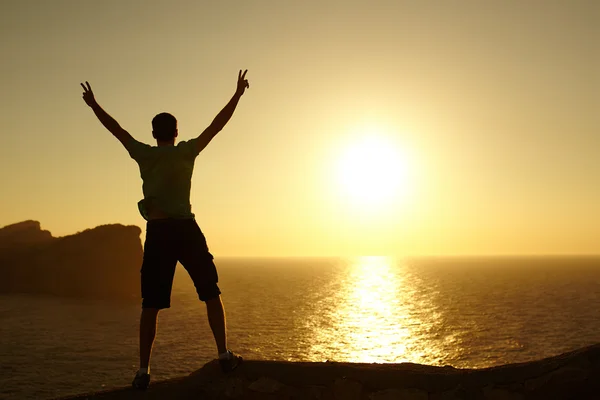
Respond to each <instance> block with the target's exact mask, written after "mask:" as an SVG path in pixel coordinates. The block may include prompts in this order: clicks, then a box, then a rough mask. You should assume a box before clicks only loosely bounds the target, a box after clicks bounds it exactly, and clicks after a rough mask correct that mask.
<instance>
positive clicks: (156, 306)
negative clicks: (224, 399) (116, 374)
mask: <svg viewBox="0 0 600 400" xmlns="http://www.w3.org/2000/svg"><path fill="white" fill-rule="evenodd" d="M246 72H248V70H246V71H244V73H243V74H242V71H241V70H240V72H239V74H238V81H237V88H236V91H235V94H234V95H233V97H232V98H231V100H230V101H229V103H227V105H226V106H225V107H224V108H223V110H221V112H219V114H217V116H216V117H215V119H214V120H213V122H212V123H211V124H210V126H209V127H208V128H206V129H205V130H204V132H202V133H201V134H200V135H199V136H198V137H196V138H195V139H192V140H189V141H183V142H179V143H178V144H177V145H175V138H177V133H178V132H177V120H176V119H175V117H174V116H172V115H171V114H168V113H161V114H158V115H157V116H155V117H154V119H153V120H152V136H153V137H154V138H155V139H156V146H149V145H147V144H143V143H140V142H138V141H137V140H135V139H134V138H133V137H132V136H131V135H130V134H129V133H128V132H127V131H126V130H125V129H123V128H122V127H121V126H120V125H119V123H118V122H117V121H116V120H114V119H113V118H112V117H111V116H110V115H108V113H106V111H104V110H103V109H102V107H100V105H98V103H97V102H96V100H95V98H94V93H93V92H92V88H91V86H90V84H89V83H88V82H86V85H87V86H85V85H83V84H81V86H82V87H83V100H84V101H85V103H86V104H87V105H88V106H90V107H91V108H92V110H93V111H94V114H96V117H98V119H99V120H100V122H101V123H102V125H104V127H105V128H106V129H108V130H109V131H110V132H111V133H112V134H113V135H114V136H115V137H116V138H117V139H119V141H120V142H121V143H122V144H123V146H125V148H126V149H127V151H128V152H129V155H130V156H131V158H133V159H134V160H135V161H136V162H137V163H138V165H139V168H140V173H141V177H142V180H143V185H142V189H143V193H144V199H143V200H141V201H140V202H139V203H138V208H139V211H140V213H141V214H142V216H143V217H144V219H146V220H147V221H148V222H147V225H146V242H145V244H144V259H143V263H142V268H141V286H142V314H141V317H140V339H139V340H140V368H139V370H138V371H137V373H136V375H135V378H134V380H133V382H132V384H133V386H134V387H135V388H137V389H142V390H144V389H146V388H147V387H148V385H149V384H150V354H151V352H152V344H153V343H154V338H155V336H156V324H157V317H158V312H159V310H161V309H163V308H169V307H170V305H171V304H170V303H171V288H172V285H173V276H174V274H175V266H176V264H177V261H179V262H181V264H182V265H183V266H184V268H185V269H186V270H187V272H188V273H189V274H190V277H191V278H192V281H193V282H194V285H195V287H196V291H197V293H198V297H199V298H200V300H201V301H204V302H205V303H206V310H207V316H208V322H209V325H210V327H211V330H212V332H213V335H214V339H215V342H216V345H217V350H218V354H219V363H220V365H221V369H222V370H223V371H224V372H229V371H231V370H233V369H234V368H236V367H237V366H238V365H239V364H240V363H241V362H242V357H240V356H239V355H237V354H235V353H233V352H232V351H230V350H229V349H228V348H227V328H226V323H225V311H224V309H223V303H222V302H221V291H220V290H219V287H218V285H217V282H218V274H217V269H216V267H215V264H214V262H213V256H212V255H211V254H210V252H209V250H208V246H207V244H206V239H205V237H204V235H203V233H202V231H201V230H200V228H199V227H198V224H197V223H196V220H195V219H194V214H193V213H192V210H191V205H190V188H191V178H192V172H193V169H194V160H195V159H196V156H197V155H198V154H199V153H200V152H201V151H202V150H203V149H204V148H205V147H206V146H207V145H208V143H209V142H210V141H211V140H212V138H214V137H215V135H216V134H217V133H219V131H221V129H223V127H224V126H225V124H227V122H228V121H229V119H230V118H231V116H232V115H233V112H234V110H235V108H236V106H237V104H238V101H239V100H240V98H241V97H242V95H243V94H244V91H245V90H246V89H247V88H249V87H250V86H249V84H248V80H246Z"/></svg>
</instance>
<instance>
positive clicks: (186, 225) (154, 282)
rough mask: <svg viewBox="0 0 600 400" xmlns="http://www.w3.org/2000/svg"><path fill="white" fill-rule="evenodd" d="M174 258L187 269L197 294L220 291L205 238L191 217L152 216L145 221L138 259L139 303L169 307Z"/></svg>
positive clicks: (208, 296)
mask: <svg viewBox="0 0 600 400" xmlns="http://www.w3.org/2000/svg"><path fill="white" fill-rule="evenodd" d="M177 261H179V262H180V263H181V265H183V267H184V268H185V269H186V270H187V272H188V274H189V275H190V278H192V282H194V286H195V287H196V292H197V293H198V297H199V299H200V300H202V301H206V300H210V299H212V298H215V297H218V296H219V295H220V294H221V291H220V290H219V286H218V285H217V282H218V281H219V276H218V274H217V268H216V266H215V263H214V262H213V256H212V254H210V252H209V251H208V246H207V244H206V238H205V237H204V234H203V233H202V231H201V230H200V227H199V226H198V224H197V223H196V220H195V219H170V218H169V219H156V220H151V221H148V223H147V224H146V242H145V244H144V261H143V263H142V270H141V276H142V307H143V308H158V309H162V308H169V307H170V306H171V289H172V287H173V277H174V276H175V267H176V266H177Z"/></svg>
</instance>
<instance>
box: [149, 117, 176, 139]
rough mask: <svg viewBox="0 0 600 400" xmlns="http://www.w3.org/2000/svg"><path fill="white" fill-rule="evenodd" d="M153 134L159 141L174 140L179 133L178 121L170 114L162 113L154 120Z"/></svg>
mask: <svg viewBox="0 0 600 400" xmlns="http://www.w3.org/2000/svg"><path fill="white" fill-rule="evenodd" d="M152 133H153V134H154V138H155V139H157V140H162V141H168V140H173V139H174V138H175V136H177V135H176V133H177V119H176V118H175V117H174V116H173V115H171V114H169V113H166V112H164V113H160V114H158V115H156V116H155V117H154V118H152Z"/></svg>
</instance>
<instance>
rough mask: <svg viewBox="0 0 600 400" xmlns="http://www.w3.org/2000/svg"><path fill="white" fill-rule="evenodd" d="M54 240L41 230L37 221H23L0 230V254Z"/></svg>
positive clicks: (48, 233) (50, 235)
mask: <svg viewBox="0 0 600 400" xmlns="http://www.w3.org/2000/svg"><path fill="white" fill-rule="evenodd" d="M52 239H55V238H54V237H53V236H52V234H51V233H50V232H49V231H44V230H42V228H41V226H40V223H39V222H38V221H23V222H19V223H16V224H12V225H7V226H5V227H4V228H0V252H3V251H5V250H8V249H15V248H19V247H23V246H30V245H34V244H39V243H47V242H50V241H52Z"/></svg>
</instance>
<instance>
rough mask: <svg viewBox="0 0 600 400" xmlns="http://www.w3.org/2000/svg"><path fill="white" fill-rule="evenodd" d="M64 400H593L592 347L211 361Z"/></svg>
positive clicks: (596, 361)
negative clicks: (509, 359) (459, 362)
mask: <svg viewBox="0 0 600 400" xmlns="http://www.w3.org/2000/svg"><path fill="white" fill-rule="evenodd" d="M68 399H72V400H84V399H89V400H124V399H146V400H156V399H206V400H217V399H219V400H221V399H223V400H225V399H248V400H249V399H252V400H266V399H282V400H283V399H287V400H292V399H296V400H301V399H306V400H309V399H310V400H402V399H405V400H459V399H469V400H510V399H515V400H522V399H544V400H546V399H561V400H562V399H565V400H566V399H574V400H575V399H577V400H587V399H590V400H591V399H600V344H597V345H594V346H590V347H586V348H583V349H580V350H576V351H572V352H569V353H565V354H562V355H558V356H555V357H550V358H546V359H543V360H538V361H532V362H528V363H521V364H511V365H503V366H498V367H492V368H484V369H456V368H453V367H434V366H428V365H419V364H410V363H404V364H350V363H332V362H323V363H294V362H277V361H245V362H244V363H243V364H242V365H241V366H240V367H239V368H238V369H237V370H235V371H234V372H233V373H230V374H228V375H224V374H222V373H221V372H220V370H219V369H218V365H217V364H216V363H215V362H214V361H213V362H211V363H208V364H206V365H205V366H204V367H203V368H201V369H200V370H198V371H196V372H194V373H192V374H191V375H190V376H187V377H183V378H180V379H174V380H170V381H163V382H158V383H154V384H152V385H151V387H150V388H149V389H148V391H146V392H136V391H134V390H133V389H130V388H126V389H117V390H113V391H107V392H103V393H95V394H89V395H82V396H75V397H69V398H68Z"/></svg>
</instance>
